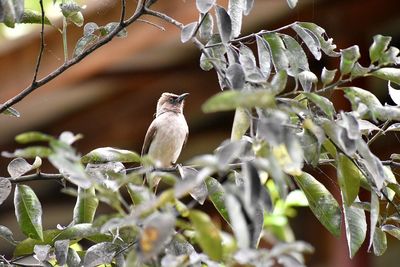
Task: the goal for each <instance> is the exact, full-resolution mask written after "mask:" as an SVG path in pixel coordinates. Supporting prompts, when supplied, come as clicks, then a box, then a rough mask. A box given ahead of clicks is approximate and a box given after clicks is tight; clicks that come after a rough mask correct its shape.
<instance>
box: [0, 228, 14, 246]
mask: <svg viewBox="0 0 400 267" xmlns="http://www.w3.org/2000/svg"><path fill="white" fill-rule="evenodd" d="M0 238H3V239H4V240H6V241H7V242H9V243H10V244H13V245H16V244H17V242H16V241H15V240H14V237H13V233H12V232H11V230H10V229H9V228H8V227H6V226H4V225H0Z"/></svg>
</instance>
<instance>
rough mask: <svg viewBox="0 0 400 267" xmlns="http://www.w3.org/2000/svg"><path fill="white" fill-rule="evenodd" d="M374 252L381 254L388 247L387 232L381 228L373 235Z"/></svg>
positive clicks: (377, 254)
mask: <svg viewBox="0 0 400 267" xmlns="http://www.w3.org/2000/svg"><path fill="white" fill-rule="evenodd" d="M373 245H374V254H375V255H376V256H381V255H383V253H385V251H386V249H387V240H386V233H385V232H384V231H382V230H381V229H379V228H376V230H375V232H374V236H373Z"/></svg>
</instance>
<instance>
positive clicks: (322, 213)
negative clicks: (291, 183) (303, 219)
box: [295, 172, 342, 236]
mask: <svg viewBox="0 0 400 267" xmlns="http://www.w3.org/2000/svg"><path fill="white" fill-rule="evenodd" d="M295 181H296V183H297V184H298V185H299V187H300V188H301V190H303V192H304V194H305V195H306V197H307V200H308V203H309V206H310V209H311V211H312V212H313V213H314V215H315V216H316V217H317V219H318V220H319V221H320V222H321V223H322V224H323V225H324V226H325V227H326V229H328V230H329V232H331V233H332V234H333V235H335V236H339V235H340V225H341V220H342V218H341V211H340V208H339V204H338V203H337V201H336V199H335V198H334V197H333V196H332V194H331V193H330V192H329V191H328V190H327V189H326V187H325V186H324V185H323V184H321V183H320V182H318V181H317V180H316V179H315V178H314V177H312V176H311V175H310V174H308V173H305V172H303V173H302V175H299V176H295Z"/></svg>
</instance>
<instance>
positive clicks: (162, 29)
mask: <svg viewBox="0 0 400 267" xmlns="http://www.w3.org/2000/svg"><path fill="white" fill-rule="evenodd" d="M137 21H138V22H143V23H146V24H149V25H151V26H154V27H156V28H157V29H160V30H161V31H163V32H165V28H164V27H163V26H160V25H158V24H156V23H153V22H151V21H148V20H145V19H138V20H137Z"/></svg>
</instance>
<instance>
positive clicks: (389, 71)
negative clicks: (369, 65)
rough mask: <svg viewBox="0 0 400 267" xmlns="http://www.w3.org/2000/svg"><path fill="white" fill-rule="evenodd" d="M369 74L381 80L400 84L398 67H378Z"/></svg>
mask: <svg viewBox="0 0 400 267" xmlns="http://www.w3.org/2000/svg"><path fill="white" fill-rule="evenodd" d="M371 75H372V76H375V77H378V78H380V79H383V80H388V81H391V82H394V83H397V84H400V69H396V68H380V69H378V70H376V71H374V72H371Z"/></svg>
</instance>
